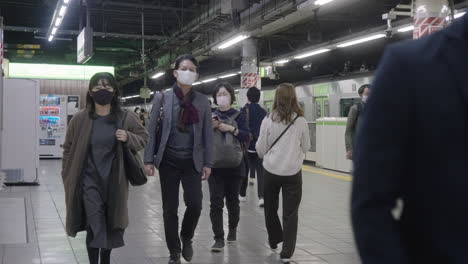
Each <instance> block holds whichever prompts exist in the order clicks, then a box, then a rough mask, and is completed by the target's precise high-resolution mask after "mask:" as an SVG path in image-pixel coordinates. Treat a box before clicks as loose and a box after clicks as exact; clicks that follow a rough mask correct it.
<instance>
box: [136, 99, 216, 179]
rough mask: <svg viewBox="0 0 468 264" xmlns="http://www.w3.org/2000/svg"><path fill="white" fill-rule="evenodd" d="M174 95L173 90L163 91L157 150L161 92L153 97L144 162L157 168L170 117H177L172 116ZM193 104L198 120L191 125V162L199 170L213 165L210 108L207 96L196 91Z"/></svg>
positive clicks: (164, 146)
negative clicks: (161, 123) (156, 140)
mask: <svg viewBox="0 0 468 264" xmlns="http://www.w3.org/2000/svg"><path fill="white" fill-rule="evenodd" d="M174 96H175V93H174V91H173V90H170V91H166V92H164V105H163V113H164V117H163V126H162V128H163V131H162V135H161V144H160V145H159V149H158V150H157V151H155V139H156V138H155V137H156V122H157V120H158V117H159V109H160V107H161V98H162V94H157V95H156V96H155V97H154V99H153V109H152V110H151V118H150V124H149V127H148V131H149V135H150V137H149V143H148V146H147V147H146V150H145V164H154V165H155V166H156V168H159V165H160V164H161V161H162V159H163V155H164V151H165V149H166V145H167V141H168V140H169V135H170V133H171V124H172V118H177V117H173V116H172V105H173V102H174V100H173V99H174ZM193 105H194V106H195V108H197V110H198V115H199V117H200V122H198V123H197V124H194V125H193V131H194V133H193V134H194V135H193V136H194V140H193V143H194V146H193V162H194V164H195V169H196V170H197V171H199V172H201V171H202V169H203V167H209V168H211V167H212V166H213V164H212V162H213V128H212V123H211V119H212V117H211V108H210V103H209V102H208V98H207V97H206V96H205V95H203V94H201V93H198V92H195V99H194V100H193Z"/></svg>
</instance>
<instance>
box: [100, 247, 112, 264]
mask: <svg viewBox="0 0 468 264" xmlns="http://www.w3.org/2000/svg"><path fill="white" fill-rule="evenodd" d="M111 251H112V249H104V248H102V249H101V264H110V256H111Z"/></svg>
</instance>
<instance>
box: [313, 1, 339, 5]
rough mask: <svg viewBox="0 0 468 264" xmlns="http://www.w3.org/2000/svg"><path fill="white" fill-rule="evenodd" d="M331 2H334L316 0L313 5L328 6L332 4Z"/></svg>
mask: <svg viewBox="0 0 468 264" xmlns="http://www.w3.org/2000/svg"><path fill="white" fill-rule="evenodd" d="M333 1H335V0H317V1H315V5H326V4H328V3H330V2H333Z"/></svg>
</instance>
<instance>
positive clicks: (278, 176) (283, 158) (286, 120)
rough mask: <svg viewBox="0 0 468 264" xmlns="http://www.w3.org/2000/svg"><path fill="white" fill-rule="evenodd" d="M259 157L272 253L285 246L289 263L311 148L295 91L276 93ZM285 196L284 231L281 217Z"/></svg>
mask: <svg viewBox="0 0 468 264" xmlns="http://www.w3.org/2000/svg"><path fill="white" fill-rule="evenodd" d="M256 148H257V153H258V155H259V156H260V157H261V158H263V166H264V168H265V194H264V196H265V221H266V228H267V231H268V241H269V244H270V247H271V248H272V249H273V250H276V249H277V248H278V244H279V243H281V242H283V249H282V251H281V253H280V257H281V260H282V261H283V262H284V263H289V262H290V261H291V257H292V255H293V253H294V250H295V247H296V238H297V224H298V212H299V204H300V202H301V198H302V163H303V162H304V158H305V154H306V153H307V151H308V150H309V148H310V138H309V129H308V126H307V121H306V120H305V118H304V111H303V110H302V108H301V107H300V105H299V103H298V101H297V96H296V90H295V87H294V86H293V85H292V84H288V83H283V84H280V85H279V86H278V88H277V89H276V95H275V100H274V103H273V111H272V113H271V114H270V115H269V116H268V117H266V118H265V119H264V120H263V123H262V127H261V129H260V136H259V139H258V141H257V145H256ZM281 190H282V193H283V228H282V227H281V222H280V219H279V217H278V203H279V193H280V191H281Z"/></svg>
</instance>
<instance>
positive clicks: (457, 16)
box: [445, 12, 466, 21]
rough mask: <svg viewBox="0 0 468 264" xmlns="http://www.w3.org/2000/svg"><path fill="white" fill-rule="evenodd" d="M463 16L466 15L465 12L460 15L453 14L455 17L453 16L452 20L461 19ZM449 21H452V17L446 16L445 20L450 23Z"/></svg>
mask: <svg viewBox="0 0 468 264" xmlns="http://www.w3.org/2000/svg"><path fill="white" fill-rule="evenodd" d="M464 15H466V12H460V13H457V14H455V15H454V16H453V18H455V19H457V18H460V17H462V16H464ZM450 19H452V17H451V16H448V17H447V18H446V19H445V20H447V21H450Z"/></svg>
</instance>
